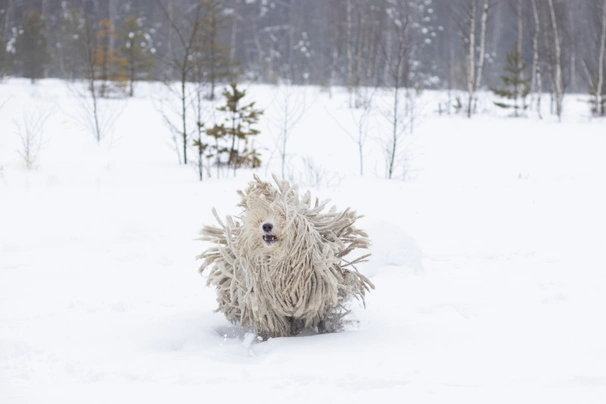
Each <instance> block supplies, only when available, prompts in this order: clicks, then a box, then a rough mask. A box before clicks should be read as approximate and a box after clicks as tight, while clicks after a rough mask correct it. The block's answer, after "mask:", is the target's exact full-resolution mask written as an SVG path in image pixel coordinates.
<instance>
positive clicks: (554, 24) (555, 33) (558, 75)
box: [548, 0, 564, 120]
mask: <svg viewBox="0 0 606 404" xmlns="http://www.w3.org/2000/svg"><path fill="white" fill-rule="evenodd" d="M548 5H549V19H550V22H551V29H552V39H553V49H554V58H553V70H554V77H553V85H554V88H553V94H554V102H555V108H556V111H555V112H556V115H557V116H558V119H560V120H561V119H562V102H563V99H564V79H563V76H562V33H561V30H560V29H561V27H558V21H557V18H556V11H555V8H554V5H553V0H548Z"/></svg>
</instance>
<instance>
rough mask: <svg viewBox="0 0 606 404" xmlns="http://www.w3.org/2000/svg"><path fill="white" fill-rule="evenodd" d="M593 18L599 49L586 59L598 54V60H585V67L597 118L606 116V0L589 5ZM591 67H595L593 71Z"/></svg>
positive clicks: (595, 0)
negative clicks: (605, 82)
mask: <svg viewBox="0 0 606 404" xmlns="http://www.w3.org/2000/svg"><path fill="white" fill-rule="evenodd" d="M589 12H590V14H591V17H590V19H589V21H590V22H591V23H592V24H591V25H592V28H593V31H594V32H595V34H597V38H595V40H596V41H595V42H596V47H597V49H595V48H593V49H592V51H591V52H590V54H589V55H588V57H587V58H586V59H591V58H592V56H593V57H595V55H596V54H597V60H595V59H594V60H593V61H590V60H583V67H584V69H585V74H586V76H587V81H588V83H589V92H590V94H591V95H592V96H593V100H591V104H592V110H593V113H594V114H595V115H597V116H604V115H606V95H605V94H604V73H605V72H604V58H605V56H606V0H591V2H590V3H589ZM591 66H594V67H593V69H592V67H591Z"/></svg>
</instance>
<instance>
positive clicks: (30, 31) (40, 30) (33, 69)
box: [14, 10, 50, 82]
mask: <svg viewBox="0 0 606 404" xmlns="http://www.w3.org/2000/svg"><path fill="white" fill-rule="evenodd" d="M14 60H15V67H16V68H17V71H18V73H19V74H21V75H23V76H24V77H27V78H29V79H31V80H32V82H34V81H35V80H36V79H39V78H42V77H44V69H45V68H46V66H47V65H48V64H49V62H50V56H49V54H48V49H47V40H46V36H44V20H43V19H42V18H41V17H40V13H39V12H38V11H35V10H34V11H30V12H29V13H27V14H26V15H25V18H24V20H23V24H22V25H21V29H20V30H19V35H18V36H17V40H16V41H15V55H14Z"/></svg>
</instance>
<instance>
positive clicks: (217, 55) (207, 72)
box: [197, 0, 236, 100]
mask: <svg viewBox="0 0 606 404" xmlns="http://www.w3.org/2000/svg"><path fill="white" fill-rule="evenodd" d="M199 1H200V6H201V7H202V10H203V11H204V17H203V18H202V26H201V27H202V29H201V30H200V32H199V37H198V41H199V43H198V52H197V53H198V55H197V56H198V58H199V62H198V69H200V73H199V74H198V76H199V80H200V81H204V82H207V83H209V84H210V94H209V98H210V99H211V100H214V99H215V88H216V86H217V84H218V83H219V82H220V81H221V80H222V79H228V78H230V77H232V75H233V70H234V69H235V67H236V64H235V63H231V62H230V58H229V53H230V51H231V47H229V46H224V45H222V44H221V43H220V41H219V36H220V34H221V31H222V30H223V29H225V26H226V23H227V21H229V20H230V19H231V18H232V17H230V16H226V15H225V14H223V13H222V8H223V5H222V3H223V2H221V1H218V0H199Z"/></svg>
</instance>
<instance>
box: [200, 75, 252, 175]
mask: <svg viewBox="0 0 606 404" xmlns="http://www.w3.org/2000/svg"><path fill="white" fill-rule="evenodd" d="M223 96H224V97H225V105H222V106H220V107H218V108H217V110H218V111H221V112H223V113H225V114H226V117H225V123H222V124H218V125H215V126H214V127H213V128H211V129H209V130H207V131H206V133H207V135H209V136H211V137H213V138H215V149H216V150H215V152H216V153H217V156H216V157H217V164H220V159H219V153H221V152H223V151H227V152H229V159H228V161H227V164H228V166H229V167H233V169H234V175H235V173H236V169H237V168H240V167H259V166H260V165H261V159H260V157H259V154H258V153H257V152H256V151H255V150H254V148H249V147H248V146H247V144H248V141H249V139H250V137H251V136H255V135H257V134H259V131H258V130H257V129H254V128H252V126H253V125H255V124H256V123H257V122H258V121H259V117H260V116H261V115H262V114H263V112H262V111H260V110H257V109H255V103H254V102H251V103H249V104H242V102H241V101H242V99H243V98H244V97H245V96H246V91H245V90H242V91H240V90H238V87H237V83H235V82H234V83H231V84H230V85H229V87H227V88H225V90H224V91H223ZM220 140H224V141H227V142H229V144H230V145H229V147H227V148H223V149H222V148H220V146H219V141H220ZM241 143H244V145H245V149H244V150H243V151H242V152H240V144H241Z"/></svg>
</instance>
